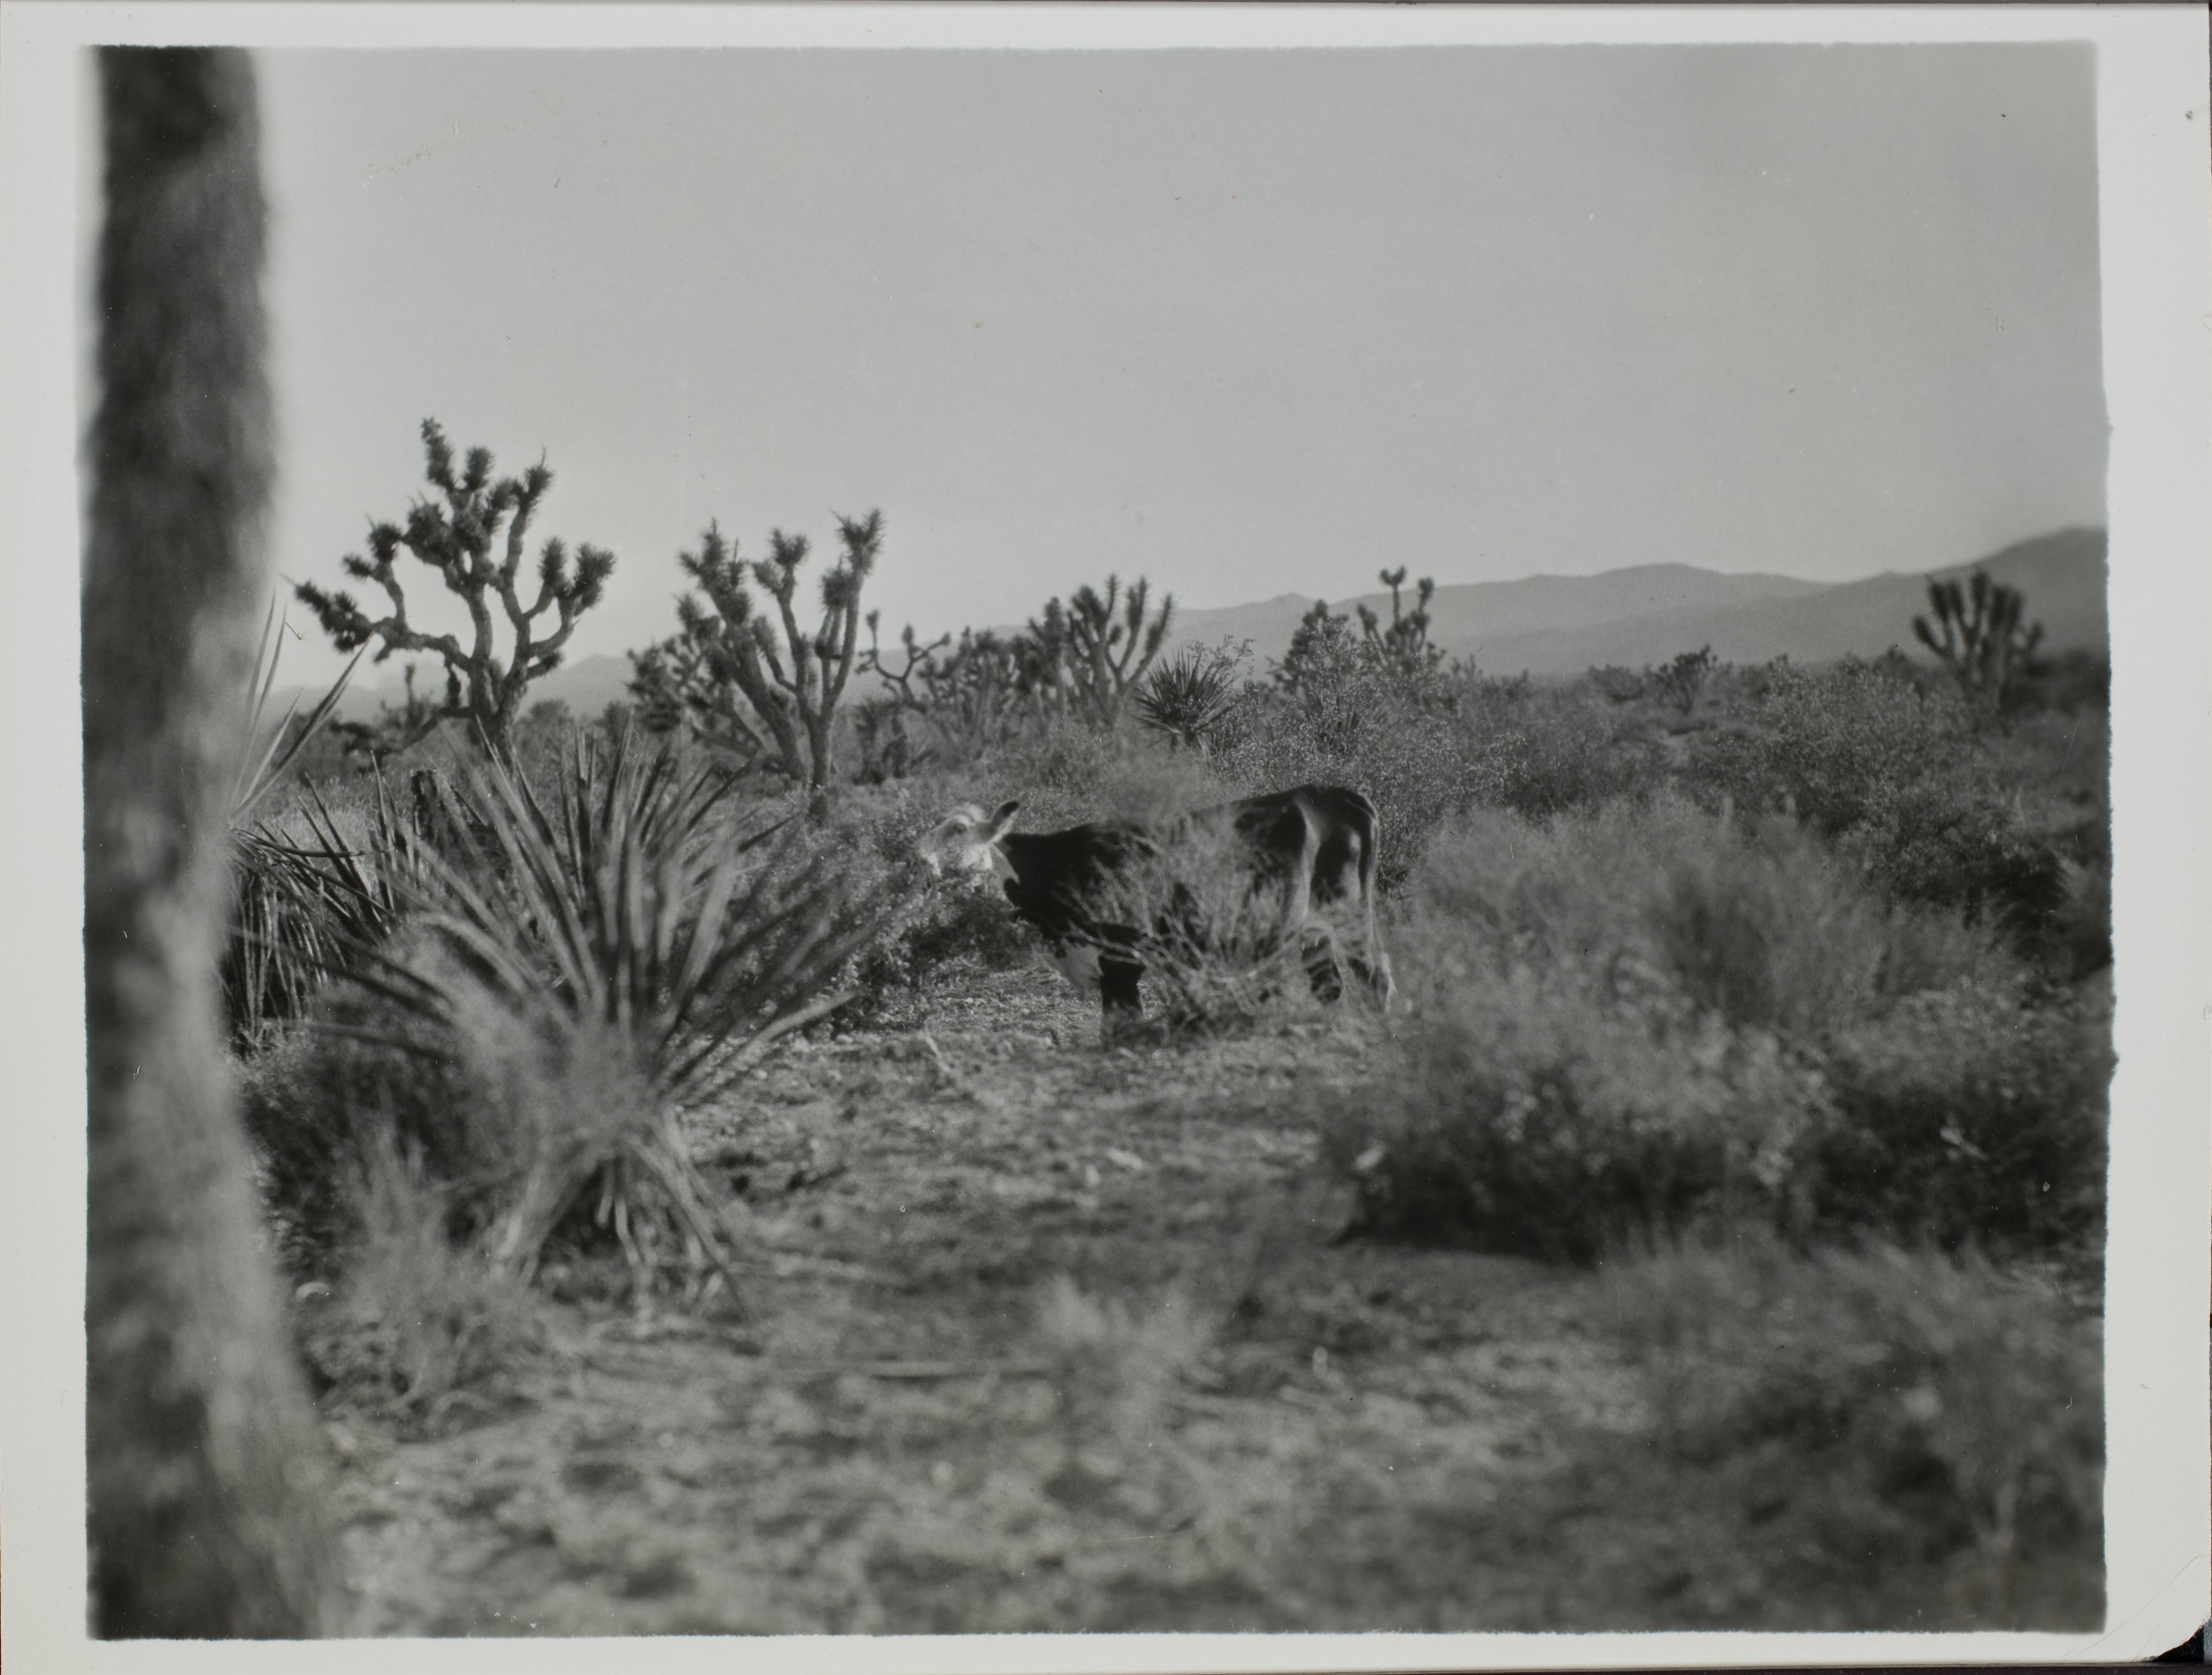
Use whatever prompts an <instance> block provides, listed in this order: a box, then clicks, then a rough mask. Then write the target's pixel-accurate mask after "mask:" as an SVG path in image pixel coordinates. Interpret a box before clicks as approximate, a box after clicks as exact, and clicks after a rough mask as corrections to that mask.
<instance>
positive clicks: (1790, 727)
mask: <svg viewBox="0 0 2212 1675" xmlns="http://www.w3.org/2000/svg"><path fill="white" fill-rule="evenodd" d="M1758 720H1759V722H1760V724H1761V728H1760V732H1759V735H1758V748H1757V751H1756V755H1755V759H1754V761H1753V763H1752V764H1750V765H1751V768H1752V771H1753V775H1754V776H1755V778H1754V783H1753V784H1752V785H1750V786H1749V787H1747V789H1748V790H1749V791H1750V793H1751V794H1752V796H1753V798H1754V799H1760V800H1767V801H1786V802H1787V804H1788V805H1789V806H1790V807H1791V808H1793V809H1794V810H1795V811H1796V813H1797V814H1798V815H1799V817H1800V818H1802V819H1805V820H1807V821H1808V822H1810V823H1811V824H1812V825H1814V828H1815V829H1817V830H1818V831H1820V832H1821V833H1822V834H1823V835H1824V836H1827V837H1836V836H1838V835H1839V834H1841V833H1843V832H1844V831H1850V830H1852V829H1853V828H1856V827H1862V826H1869V825H1877V826H1878V825H1882V824H1884V823H1885V822H1886V821H1887V818H1888V815H1889V811H1890V809H1891V807H1892V805H1893V803H1894V801H1896V799H1897V798H1898V797H1899V796H1900V795H1905V794H1906V793H1909V792H1911V791H1912V790H1913V789H1915V788H1917V787H1922V786H1925V785H1928V784H1929V783H1931V782H1933V783H1948V784H1951V785H1952V786H1954V788H1956V789H1960V790H1971V789H1976V788H1974V787H1972V786H1971V785H1970V784H1966V783H1961V782H1962V781H1963V780H1964V779H1965V777H1966V776H1967V775H1968V774H1969V773H1970V771H1971V769H1972V758H1971V745H1972V718H1971V717H1970V716H1968V715H1967V713H1966V709H1965V707H1964V706H1963V705H1962V704H1960V703H1958V702H1957V701H1956V700H1955V699H1954V698H1952V697H1949V696H1948V694H1942V693H1936V692H1929V691H1923V690H1922V689H1921V688H1920V687H1919V686H1917V685H1914V684H1913V683H1912V682H1911V681H1909V680H1905V679H1899V678H1898V677H1896V676H1895V675H1893V674H1891V673H1888V672H1887V671H1886V670H1884V669H1882V668H1881V667H1878V666H1876V665H1873V664H1869V663H1863V662H1860V661H1857V660H1856V659H1846V660H1844V661H1843V662H1842V663H1840V664H1838V666H1837V667H1834V668H1832V669H1829V670H1826V671H1823V672H1821V673H1805V672H1803V671H1796V670H1793V671H1789V672H1786V673H1784V674H1783V675H1782V676H1781V677H1780V678H1779V679H1777V681H1776V682H1775V683H1774V685H1773V686H1772V688H1771V691H1769V692H1768V694H1767V696H1766V697H1765V701H1764V703H1762V705H1761V706H1760V709H1759V716H1758Z"/></svg>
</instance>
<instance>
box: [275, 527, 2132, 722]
mask: <svg viewBox="0 0 2212 1675" xmlns="http://www.w3.org/2000/svg"><path fill="white" fill-rule="evenodd" d="M1973 569H1986V570H1987V571H1988V572H1989V573H1990V576H1991V577H1992V578H1993V579H1994V580H1996V581H1998V582H2004V583H2005V584H2006V585H2008V586H2009V587H2014V588H2019V589H2020V590H2021V593H2022V594H2025V595H2026V596H2027V617H2028V619H2029V620H2030V621H2031V622H2039V623H2041V624H2043V643H2044V647H2045V649H2048V650H2052V651H2063V650H2068V649H2075V648H2080V649H2085V650H2093V651H2100V652H2101V651H2104V650H2105V649H2106V648H2107V646H2108V643H2109V636H2108V630H2107V627H2106V617H2105V532H2104V531H2103V530H2101V529H2062V530H2059V531H2058V532H2057V533H2053V534H2050V535H2044V536H2039V537H2038V538H2037V539H2034V540H2030V541H2021V542H2019V543H2017V544H2016V545H2012V546H2008V547H2006V548H2004V549H2003V550H2002V551H1997V552H1993V553H1990V555H1989V556H1988V557H1984V558H1981V559H1978V560H1975V561H1974V562H1972V563H1966V564H1960V565H1956V566H1954V567H1953V568H1952V569H1946V570H1938V571H1936V572H1934V574H1935V575H1937V576H1965V575H1966V574H1967V573H1968V572H1969V571H1972V570H1973ZM1928 581H1929V577H1928V576H1907V575H1899V574H1897V573H1894V572H1891V573H1887V574H1884V575H1881V576H1869V577H1868V578H1867V579H1866V580H1864V581H1863V582H1841V583H1829V582H1802V581H1799V580H1797V579H1796V578H1794V577H1791V576H1762V575H1744V576H1730V575H1724V574H1722V573H1721V572H1719V571H1717V570H1705V569H1697V568H1695V567H1694V566H1692V565H1689V564H1644V565H1638V566H1637V567H1636V568H1634V569H1620V570H1609V571H1607V573H1605V574H1604V575H1602V576H1528V577H1526V578H1524V579H1522V580H1521V581H1518V582H1465V583H1460V584H1455V585H1451V586H1445V587H1440V588H1437V591H1436V595H1435V597H1434V598H1433V599H1431V600H1430V602H1429V618H1430V628H1429V640H1430V643H1431V644H1433V645H1437V646H1441V647H1443V649H1444V651H1445V652H1446V653H1447V654H1448V655H1450V656H1453V657H1461V658H1468V659H1471V660H1472V661H1474V663H1475V664H1476V665H1477V667H1480V668H1482V669H1484V670H1486V671H1487V672H1488V673H1492V674H1504V675H1513V674H1519V673H1522V671H1523V670H1526V671H1527V672H1528V673H1530V674H1533V675H1537V676H1540V677H1541V676H1559V675H1573V674H1579V673H1582V672H1583V670H1585V669H1587V668H1590V667H1602V666H1604V665H1607V664H1614V663H1618V664H1622V665H1625V666H1626V667H1631V668H1641V667H1644V665H1645V664H1647V663H1661V662H1664V661H1667V660H1668V659H1669V658H1672V657H1674V655H1676V654H1677V653H1679V652H1685V651H1696V650H1697V649H1699V648H1700V647H1703V646H1711V648H1712V650H1713V655H1715V656H1716V657H1718V658H1720V659H1721V660H1722V661H1724V662H1729V663H1763V662H1765V661H1768V660H1770V659H1771V658H1775V657H1780V656H1785V655H1786V656H1787V657H1788V658H1789V659H1790V661H1791V662H1793V663H1798V664H1820V663H1826V662H1832V661H1834V660H1835V659H1837V658H1838V657H1842V656H1844V655H1850V654H1857V655H1859V656H1862V657H1877V656H1880V655H1881V653H1883V652H1884V651H1886V650H1887V649H1889V648H1890V647H1891V646H1897V647H1899V648H1900V649H1903V650H1904V651H1905V652H1906V653H1908V654H1910V655H1914V656H1918V657H1923V658H1924V657H1925V656H1926V655H1927V654H1926V653H1925V652H1924V651H1923V650H1922V649H1921V647H1920V645H1919V643H1917V641H1916V640H1914V638H1913V637H1912V618H1913V617H1914V616H1915V615H1916V614H1924V613H1925V612H1926V611H1927V609H1928ZM1406 597H1407V605H1408V606H1410V605H1411V604H1412V602H1413V595H1412V593H1411V591H1410V590H1408V592H1407V596H1406ZM1312 605H1313V600H1310V599H1308V598H1305V597H1303V596H1301V595H1299V594H1280V595H1279V596H1278V597H1276V598H1274V599H1270V600H1260V601H1258V602H1256V603H1254V604H1250V605H1232V606H1225V607H1224V608H1221V609H1218V610H1212V611H1182V612H1177V613H1176V623H1175V639H1176V642H1177V643H1199V644H1204V645H1212V644H1215V643H1218V642H1219V641H1221V640H1223V639H1229V640H1232V641H1243V640H1249V641H1250V642H1251V643H1252V652H1253V655H1254V657H1255V660H1259V667H1256V668H1255V669H1254V671H1253V673H1260V672H1261V669H1262V668H1264V667H1265V660H1268V659H1273V658H1278V657H1280V656H1281V655H1283V653H1284V652H1285V650H1286V649H1289V646H1290V643H1291V632H1292V630H1295V629H1296V628H1297V623H1298V618H1301V617H1303V616H1304V614H1305V613H1306V612H1307V611H1308V610H1309V609H1310V608H1311V606H1312ZM1358 605H1364V606H1367V607H1368V608H1369V609H1370V610H1371V611H1373V612H1375V613H1376V615H1377V616H1379V617H1381V618H1383V620H1384V621H1386V622H1387V621H1388V620H1389V616H1390V595H1389V594H1387V593H1376V594H1364V595H1361V596H1359V597H1358V598H1355V599H1351V600H1331V601H1330V608H1331V609H1333V610H1336V611H1340V612H1347V613H1349V612H1351V611H1352V608H1353V607H1354V606H1358ZM395 661H397V660H395ZM387 667H389V666H387ZM429 673H431V671H430V670H429V669H428V667H425V668H424V669H423V670H422V675H424V676H428V674H429ZM629 674H630V666H629V659H628V658H627V657H586V658H582V659H580V660H579V661H576V662H574V663H572V664H570V665H569V666H568V667H566V668H562V669H558V670H556V671H555V672H554V673H552V674H550V675H549V676H547V677H546V678H545V679H543V680H541V681H539V682H538V684H537V685H535V686H533V687H532V697H533V698H558V699H559V700H560V701H561V702H562V703H565V704H567V705H568V708H569V710H571V711H572V712H573V713H574V714H575V715H577V716H593V715H597V714H598V713H599V711H600V710H604V709H605V708H606V706H607V705H608V704H610V703H617V702H619V701H621V700H623V699H625V698H627V697H629V690H628V688H629ZM441 684H442V683H441ZM856 684H857V683H856ZM398 685H399V683H398V675H397V674H396V673H394V674H393V675H392V676H391V677H390V679H388V680H379V681H378V682H377V683H376V684H375V685H370V684H369V683H368V681H366V680H357V681H356V683H355V685H353V687H352V688H351V689H350V690H349V691H348V692H347V694H346V697H345V701H344V703H343V704H342V706H341V713H342V714H343V715H346V716H368V715H372V714H374V712H375V710H376V708H377V706H378V704H379V703H381V702H382V701H384V700H385V699H386V697H397V696H398ZM309 701H310V702H312V698H310V699H309ZM276 709H277V710H278V711H281V710H282V709H283V702H282V701H280V702H278V703H277V704H276Z"/></svg>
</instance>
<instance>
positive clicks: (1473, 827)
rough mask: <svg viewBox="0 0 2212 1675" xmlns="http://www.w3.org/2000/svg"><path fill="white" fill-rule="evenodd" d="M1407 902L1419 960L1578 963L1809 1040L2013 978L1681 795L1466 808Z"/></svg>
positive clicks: (1846, 877) (1918, 919)
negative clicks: (1517, 812)
mask: <svg viewBox="0 0 2212 1675" xmlns="http://www.w3.org/2000/svg"><path fill="white" fill-rule="evenodd" d="M1413 894H1414V898H1415V902H1416V906H1415V909H1414V911H1413V913H1412V914H1411V915H1409V916H1408V917H1409V919H1410V922H1411V923H1409V925H1408V928H1407V931H1406V932H1404V933H1402V935H1401V940H1402V941H1403V942H1404V943H1405V946H1406V950H1407V957H1408V958H1409V959H1412V960H1413V961H1415V962H1417V963H1418V962H1419V961H1421V960H1423V959H1427V960H1428V962H1429V963H1430V964H1431V965H1432V966H1435V967H1437V969H1439V970H1451V969H1456V968H1458V967H1460V966H1462V965H1467V964H1468V963H1469V962H1473V963H1474V964H1475V965H1479V966H1480V967H1481V968H1483V969H1486V970H1487V971H1490V972H1492V974H1494V975H1504V974H1505V973H1507V972H1508V971H1510V970H1511V969H1512V968H1513V967H1514V966H1515V965H1534V966H1536V967H1540V968H1541V967H1547V966H1550V965H1556V964H1559V963H1563V962H1579V963H1581V964H1583V965H1592V966H1595V967H1596V968H1599V969H1601V970H1603V971H1606V972H1607V973H1608V974H1610V975H1611V976H1612V977H1613V978H1615V979H1617V980H1620V981H1621V982H1630V983H1632V982H1633V981H1635V980H1637V979H1638V978H1639V977H1640V978H1643V979H1644V980H1647V981H1650V982H1656V983H1658V984H1662V985H1663V986H1665V987H1666V988H1668V990H1671V991H1673V992H1675V993H1678V994H1680V996H1684V997H1686V998H1687V999H1688V1000H1689V1001H1690V1002H1693V1003H1694V1004H1696V1005H1699V1006H1702V1007H1705V1008H1709V1009H1711V1010H1713V1011H1716V1012H1717V1013H1718V1014H1721V1015H1722V1016H1723V1017H1724V1018H1725V1019H1726V1020H1728V1021H1729V1023H1731V1024H1733V1025H1735V1026H1751V1027H1757V1028H1768V1029H1778V1030H1782V1031H1784V1032H1791V1033H1795V1034H1799V1035H1805V1034H1811V1033H1816V1032H1820V1031H1821V1030H1824V1029H1826V1028H1828V1027H1831V1026H1838V1025H1841V1024H1844V1023H1850V1022H1856V1021H1858V1020H1863V1019H1865V1018H1869V1017H1872V1016H1875V1015H1878V1014H1880V1013H1881V1012H1882V1011H1884V1010H1886V1009H1887V1008H1888V1007H1889V1006H1891V1005H1892V1004H1893V1003H1894V1002H1895V1001H1896V999H1897V997H1898V996H1901V995H1905V994H1911V993H1913V992H1916V991H1917V990H1922V989H1929V988H1940V987H1943V986H1946V985H1948V984H1955V983H1960V982H1977V983H1983V984H1997V985H2006V984H2009V983H2010V982H2011V981H2012V980H2013V972H2012V969H2011V965H2010V962H2009V960H2008V959H2007V958H2006V957H2005V955H2004V954H2003V953H2002V951H2001V950H2000V949H1999V948H1998V947H1996V945H1995V943H1994V941H1993V940H1992V939H1991V937H1990V935H1989V934H1988V933H1987V932H1986V931H1985V930H1981V929H1976V928H1973V927H1970V926H1967V925H1966V924H1965V923H1962V922H1961V920H1960V917H1959V916H1958V915H1957V914H1955V913H1948V912H1945V911H1941V910H1929V909H1922V908H1917V907H1911V906H1901V905H1896V904H1889V903H1886V902H1884V901H1882V900H1881V898H1880V897H1879V896H1877V895H1875V894H1874V893H1873V892H1870V891H1869V889H1868V888H1867V887H1866V885H1865V883H1864V881H1863V878H1862V877H1861V875H1860V874H1859V873H1858V872H1857V869H1856V868H1853V867H1852V866H1850V864H1849V863H1848V862H1845V861H1844V860H1843V859H1840V858H1839V857H1838V856H1835V855H1833V854H1832V853H1831V852H1830V851H1829V850H1828V849H1827V848H1826V845H1824V844H1821V843H1820V841H1819V840H1818V839H1817V838H1814V837H1811V836H1810V835H1808V834H1806V833H1804V832H1802V831H1800V830H1799V829H1798V828H1797V827H1796V825H1794V823H1791V822H1789V821H1786V820H1779V819H1768V820H1765V821H1761V822H1758V823H1756V824H1754V825H1751V826H1750V827H1748V828H1747V827H1746V826H1745V825H1742V824H1741V823H1739V822H1736V821H1735V820H1733V819H1729V818H1726V817H1724V816H1721V815H1717V814H1712V813H1706V812H1705V811H1703V810H1700V809H1699V808H1698V807H1696V806H1695V805H1694V804H1692V803H1691V802H1689V801H1687V800H1686V799H1684V798H1681V797H1678V796H1659V797H1655V798H1653V799H1651V800H1650V801H1648V802H1640V803H1626V802H1623V803H1616V804H1612V805H1608V806H1605V807H1600V808H1598V809H1596V810H1595V811H1592V812H1589V813H1582V814H1577V815H1574V816H1571V817H1567V818H1563V819H1556V820H1553V821H1552V822H1551V823H1549V824H1548V825H1535V824H1533V823H1531V822H1529V821H1527V820H1523V819H1517V818H1516V817H1515V816H1513V815H1510V814H1504V813H1496V812H1493V811H1488V810H1474V811H1470V812H1469V813H1468V814H1467V815H1465V816H1464V817H1463V818H1462V820H1461V822H1460V823H1459V825H1458V828H1457V829H1456V830H1455V831H1454V832H1453V833H1452V834H1451V835H1450V836H1449V837H1444V838H1440V839H1439V840H1438V841H1437V844H1435V845H1434V847H1433V848H1432V850H1431V853H1430V855H1429V856H1428V857H1427V860H1426V862H1425V865H1424V867H1423V869H1422V872H1421V874H1420V876H1419V880H1418V881H1417V884H1416V886H1415V888H1414V892H1413Z"/></svg>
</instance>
